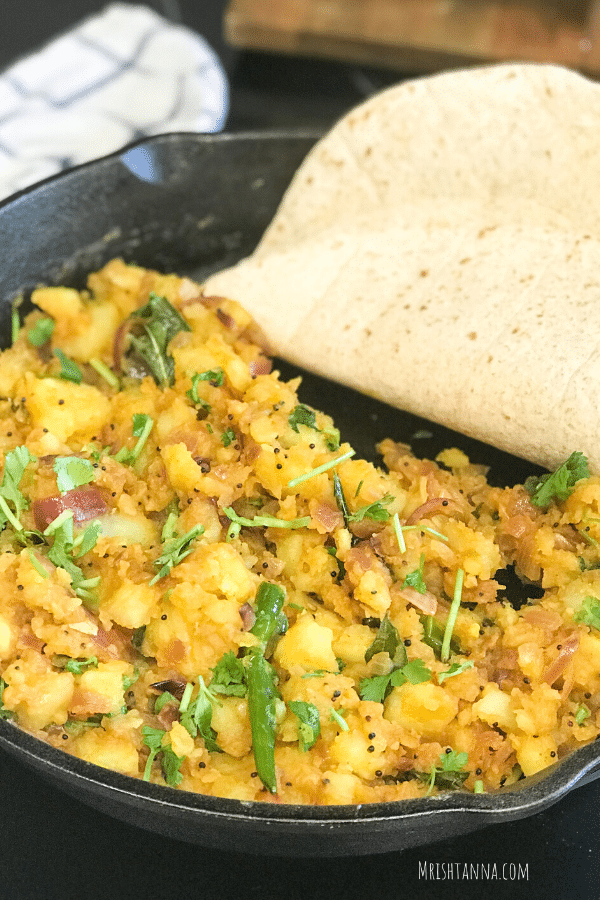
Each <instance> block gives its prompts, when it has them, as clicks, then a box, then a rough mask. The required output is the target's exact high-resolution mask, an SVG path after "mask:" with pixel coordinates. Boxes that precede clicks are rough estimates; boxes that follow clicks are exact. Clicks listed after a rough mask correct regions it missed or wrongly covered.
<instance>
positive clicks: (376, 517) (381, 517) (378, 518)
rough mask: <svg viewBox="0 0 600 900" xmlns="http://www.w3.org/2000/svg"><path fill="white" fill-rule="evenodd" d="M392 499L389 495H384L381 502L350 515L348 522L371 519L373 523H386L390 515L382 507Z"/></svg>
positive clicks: (378, 501) (371, 504)
mask: <svg viewBox="0 0 600 900" xmlns="http://www.w3.org/2000/svg"><path fill="white" fill-rule="evenodd" d="M393 499H394V498H393V497H392V495H391V494H386V495H385V496H384V497H382V498H381V500H376V501H375V502H374V503H369V504H368V505H367V506H361V507H359V509H357V510H356V511H355V512H353V513H350V521H351V522H362V520H363V519H373V521H374V522H387V520H388V519H389V518H390V516H391V513H390V512H389V510H387V509H385V508H384V507H385V505H386V504H388V503H391V502H392V500H393Z"/></svg>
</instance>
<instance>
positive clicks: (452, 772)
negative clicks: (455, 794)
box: [417, 750, 470, 794]
mask: <svg viewBox="0 0 600 900" xmlns="http://www.w3.org/2000/svg"><path fill="white" fill-rule="evenodd" d="M468 761H469V757H468V755H467V754H466V753H457V752H456V750H449V751H447V752H446V753H442V754H440V762H441V765H440V766H434V765H432V767H431V771H430V772H418V773H417V776H418V778H419V779H420V780H421V781H424V782H426V783H428V784H429V787H428V790H427V793H428V794H429V793H431V791H432V790H433V788H434V786H435V787H437V788H440V789H441V790H457V789H458V788H460V787H462V786H463V784H464V783H465V781H466V780H467V778H468V777H469V775H470V772H466V771H464V767H465V766H466V764H467V763H468Z"/></svg>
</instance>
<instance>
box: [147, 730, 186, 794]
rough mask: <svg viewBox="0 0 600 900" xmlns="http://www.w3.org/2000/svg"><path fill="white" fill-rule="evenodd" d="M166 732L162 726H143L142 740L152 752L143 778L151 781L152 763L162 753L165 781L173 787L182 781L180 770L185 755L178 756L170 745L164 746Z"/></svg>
mask: <svg viewBox="0 0 600 900" xmlns="http://www.w3.org/2000/svg"><path fill="white" fill-rule="evenodd" d="M165 734H166V732H165V731H163V729H162V728H151V727H150V725H144V726H143V728H142V742H143V743H144V744H145V745H146V747H148V749H149V750H150V753H149V755H148V759H147V760H146V767H145V769H144V775H143V780H144V781H150V773H151V771H152V763H153V762H154V760H155V759H156V757H157V755H158V754H159V753H160V754H161V769H162V773H163V776H164V779H165V781H166V782H167V784H169V785H170V786H171V787H177V785H178V784H180V783H181V779H182V777H183V776H182V774H181V772H180V771H179V769H180V766H181V763H182V762H183V757H181V756H177V755H176V754H175V753H174V752H173V750H171V748H170V747H168V746H165V747H163V743H162V741H163V738H164V736H165Z"/></svg>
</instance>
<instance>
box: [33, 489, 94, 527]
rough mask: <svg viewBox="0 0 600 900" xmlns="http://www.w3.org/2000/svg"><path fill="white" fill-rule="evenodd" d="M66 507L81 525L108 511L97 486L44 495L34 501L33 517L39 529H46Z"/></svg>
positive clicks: (74, 519) (74, 520)
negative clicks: (61, 493) (60, 493)
mask: <svg viewBox="0 0 600 900" xmlns="http://www.w3.org/2000/svg"><path fill="white" fill-rule="evenodd" d="M65 509H70V510H72V512H73V522H74V523H75V524H76V525H81V523H82V522H89V520H90V519H97V518H98V516H103V515H104V513H106V512H107V510H108V507H107V505H106V503H105V501H104V498H103V497H102V494H101V493H100V492H99V491H97V490H96V488H75V489H74V490H72V491H67V492H66V494H63V495H62V497H61V496H59V495H55V496H53V497H44V499H42V500H34V501H33V518H34V520H35V527H36V528H37V529H38V531H44V530H45V529H46V528H47V527H48V525H49V524H50V522H53V521H54V520H55V519H56V517H57V516H59V515H60V514H61V513H62V512H64V511H65Z"/></svg>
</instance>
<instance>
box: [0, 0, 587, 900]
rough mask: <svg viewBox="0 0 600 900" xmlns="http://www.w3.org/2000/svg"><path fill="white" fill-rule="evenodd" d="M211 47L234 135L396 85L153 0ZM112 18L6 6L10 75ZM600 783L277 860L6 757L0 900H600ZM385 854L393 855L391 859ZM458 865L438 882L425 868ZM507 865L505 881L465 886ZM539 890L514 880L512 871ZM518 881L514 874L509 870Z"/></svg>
mask: <svg viewBox="0 0 600 900" xmlns="http://www.w3.org/2000/svg"><path fill="white" fill-rule="evenodd" d="M149 5H151V6H153V7H154V8H156V9H157V10H158V11H160V12H161V13H163V14H167V15H170V16H172V17H174V18H177V17H178V18H179V19H180V21H182V22H183V23H184V24H186V25H189V26H190V27H193V28H195V29H196V30H197V31H198V32H199V33H201V34H202V35H204V36H205V37H206V38H207V39H208V40H209V42H210V43H211V45H212V46H213V48H214V49H215V50H216V51H217V53H218V54H219V55H220V57H221V60H222V62H223V65H224V67H225V69H226V71H227V74H228V76H229V80H230V89H231V109H230V115H229V120H228V123H227V129H228V130H232V131H240V130H244V129H262V128H273V127H275V128H277V127H298V128H307V127H308V128H311V129H315V128H316V129H320V130H325V129H326V128H328V127H329V126H330V125H331V124H332V123H333V122H334V121H335V120H336V119H337V118H338V117H339V116H340V115H342V114H343V113H344V112H345V111H346V110H347V109H349V108H350V107H351V106H353V105H354V104H356V103H357V102H359V101H360V100H362V99H363V98H364V97H366V96H368V95H369V94H370V93H372V92H373V91H374V90H377V89H379V88H381V87H384V86H386V85H388V84H391V83H393V82H394V81H395V80H397V76H394V74H393V73H390V72H384V71H377V70H371V69H365V68H364V67H360V66H352V65H347V64H337V63H333V62H331V63H330V62H326V61H316V60H315V61H311V60H295V59H291V58H285V57H278V56H275V55H270V54H253V53H243V52H236V51H233V50H232V49H231V48H228V47H227V46H226V45H225V43H224V41H223V38H222V35H221V17H222V13H223V9H224V6H225V0H179V2H175V0H152V2H151V3H149ZM103 6H104V3H102V2H95V0H0V69H2V68H4V67H6V66H7V65H9V64H10V63H11V62H13V61H14V60H15V59H17V58H18V57H19V56H21V55H23V54H25V53H28V52H30V51H31V50H33V49H35V48H36V47H37V46H39V45H40V44H42V43H43V42H45V41H46V40H48V39H49V38H51V37H52V36H54V35H55V34H57V33H59V32H60V31H62V30H64V29H66V28H68V27H69V26H70V25H72V24H74V23H75V22H76V21H78V20H79V19H80V18H82V17H83V16H85V15H89V14H90V13H93V12H96V11H98V10H99V9H101V8H102V7H103ZM599 847H600V783H597V784H592V785H589V786H587V787H584V788H582V789H580V790H577V791H575V792H573V793H572V794H571V795H570V796H569V797H567V798H566V799H565V800H563V801H561V802H560V803H559V804H557V805H556V806H554V807H552V808H551V809H549V810H547V811H546V812H544V813H541V814H539V815H538V816H535V817H533V818H529V819H525V820H522V821H520V822H514V823H509V824H504V825H500V826H494V827H490V828H487V829H485V830H483V831H480V832H478V833H475V834H473V835H469V836H466V837H461V838H456V839H453V840H449V841H446V842H443V843H436V844H432V845H430V846H429V847H424V848H420V849H416V850H408V851H405V852H403V853H388V854H385V853H384V854H382V855H380V856H366V857H355V858H349V859H316V860H313V859H300V860H294V859H274V858H269V857H264V858H261V857H253V856H249V855H248V854H245V853H244V848H243V847H240V848H239V853H225V852H222V853H219V852H217V851H214V850H204V849H203V848H199V847H194V846H192V845H188V844H184V843H180V842H177V841H172V840H168V839H166V838H162V837H158V836H156V835H154V834H150V833H147V832H144V831H141V830H138V829H137V828H134V827H132V826H129V825H124V824H121V823H120V822H117V821H114V820H112V819H110V818H108V817H106V816H104V815H101V814H99V813H96V812H92V811H90V810H89V809H88V808H87V807H85V806H84V805H82V804H80V803H79V802H77V801H76V800H72V799H70V798H69V797H67V796H65V795H63V794H62V793H60V792H59V791H58V790H56V789H54V788H52V787H50V786H48V785H46V784H45V783H44V782H43V781H41V780H40V779H39V777H38V776H37V775H34V774H32V773H30V772H29V771H28V770H26V769H25V768H23V767H22V766H21V765H20V764H18V763H16V762H14V761H13V760H12V759H11V758H10V757H8V756H7V755H5V754H4V753H1V752H0V900H66V898H73V900H75V898H86V900H100V898H102V900H104V898H111V900H129V898H135V900H138V898H139V900H159V898H160V900H188V898H189V900H193V898H202V900H229V898H238V897H239V898H250V900H252V898H257V900H279V898H285V900H359V898H360V900H367V898H369V900H370V898H375V897H378V898H386V900H399V898H404V897H412V898H416V900H420V898H437V897H440V898H470V897H480V896H483V897H491V898H505V897H507V898H508V897H515V898H521V897H523V898H532V900H538V898H540V900H541V898H545V900H558V898H561V900H562V898H565V900H571V898H573V900H580V898H581V900H587V898H599V897H600V862H599V852H598V851H599ZM382 850H385V848H382ZM425 863H427V864H429V863H434V864H436V863H440V864H442V863H445V864H446V865H448V864H460V865H459V866H456V865H454V878H453V879H452V880H450V879H449V878H446V879H445V880H439V881H426V880H424V879H423V878H422V877H420V876H419V872H420V866H421V867H422V866H423V864H425ZM465 863H467V864H474V865H477V864H485V865H488V866H490V865H492V864H494V863H496V864H497V871H498V876H499V879H498V880H493V881H481V880H480V881H475V880H470V881H467V880H464V879H462V878H460V877H459V875H460V874H461V873H462V871H463V864H465ZM504 863H508V864H516V865H518V864H521V866H522V867H526V870H527V875H528V878H527V880H521V881H514V880H508V881H503V880H502V872H503V864H504ZM506 871H507V872H508V873H509V870H508V869H507V870H506Z"/></svg>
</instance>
